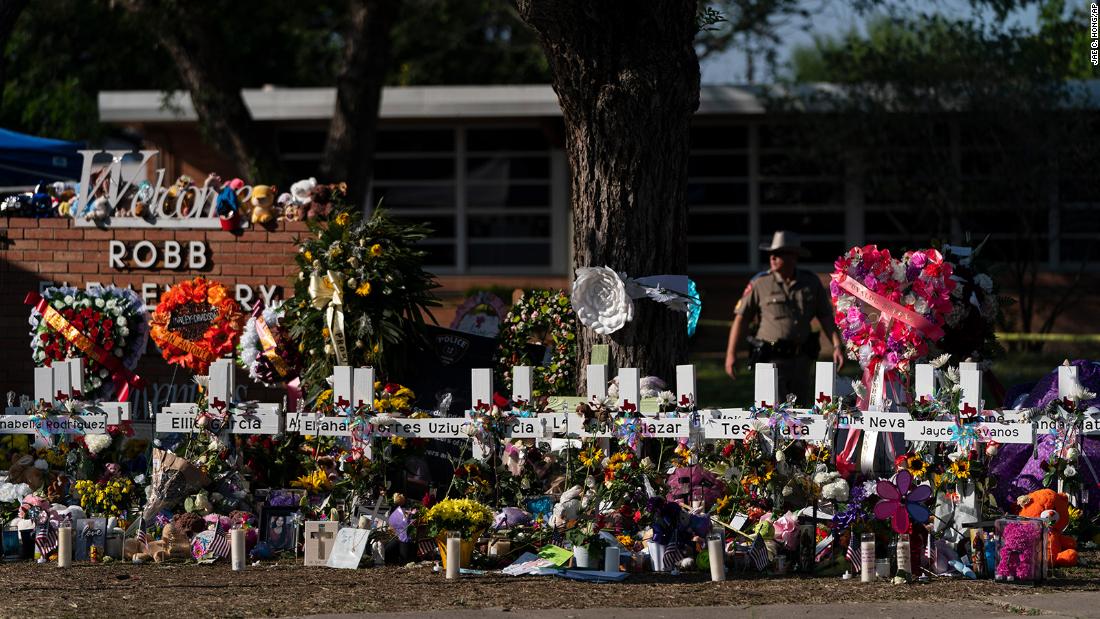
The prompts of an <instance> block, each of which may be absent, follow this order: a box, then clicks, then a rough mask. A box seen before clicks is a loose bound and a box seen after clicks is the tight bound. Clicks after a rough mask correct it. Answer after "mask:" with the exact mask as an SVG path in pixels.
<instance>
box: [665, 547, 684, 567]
mask: <svg viewBox="0 0 1100 619" xmlns="http://www.w3.org/2000/svg"><path fill="white" fill-rule="evenodd" d="M683 560H684V552H683V549H681V547H680V545H679V544H670V545H669V546H668V547H666V548H665V556H664V561H665V569H666V570H671V569H674V568H675V569H679V566H680V561H683Z"/></svg>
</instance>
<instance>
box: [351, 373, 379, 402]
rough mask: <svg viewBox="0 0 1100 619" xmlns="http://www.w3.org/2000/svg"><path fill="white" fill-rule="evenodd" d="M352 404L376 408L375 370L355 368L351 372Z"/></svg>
mask: <svg viewBox="0 0 1100 619" xmlns="http://www.w3.org/2000/svg"><path fill="white" fill-rule="evenodd" d="M351 379H352V380H351V402H352V404H354V405H355V406H357V407H361V406H370V407H373V406H374V368H372V367H365V368H355V369H354V370H352V372H351Z"/></svg>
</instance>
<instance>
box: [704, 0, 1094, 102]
mask: <svg viewBox="0 0 1100 619" xmlns="http://www.w3.org/2000/svg"><path fill="white" fill-rule="evenodd" d="M852 4H853V3H852V2H851V1H850V0H804V2H803V6H804V8H805V9H806V10H808V11H810V12H811V14H812V17H811V19H810V20H809V21H808V22H807V20H803V19H801V18H793V19H792V20H790V23H789V24H786V25H785V26H784V27H782V28H780V29H779V33H780V37H781V40H782V44H781V45H780V48H779V50H778V51H779V64H780V66H781V67H782V66H784V65H786V64H787V63H788V62H789V60H790V55H791V51H792V50H793V49H795V48H796V47H799V46H809V45H811V44H812V43H813V38H814V36H822V35H824V36H837V35H840V34H843V33H845V32H848V31H849V30H851V29H852V28H853V27H855V28H856V29H858V30H859V31H860V32H865V28H864V26H865V24H866V23H867V19H868V18H869V17H872V15H867V14H864V15H861V14H859V13H858V12H857V11H855V10H854V9H853V8H852ZM1066 4H1067V5H1069V7H1068V8H1069V9H1072V8H1074V7H1079V6H1081V5H1082V2H1080V1H1079V0H1077V1H1075V0H1069V1H1067V3H1066ZM882 5H883V6H885V7H888V8H892V9H893V10H895V11H897V12H898V13H899V14H902V15H904V12H903V11H905V10H910V11H913V12H917V11H919V12H922V13H937V14H940V15H944V16H947V17H955V18H961V17H966V16H969V15H972V14H973V9H972V8H971V5H970V2H969V1H968V0H926V1H924V2H920V1H912V2H908V3H904V4H903V3H899V2H894V1H892V0H884V1H883V2H882ZM982 14H983V15H985V16H989V17H991V16H992V12H991V11H982ZM1037 20H1038V8H1037V7H1036V6H1034V5H1032V6H1029V7H1027V8H1025V9H1023V10H1021V11H1018V12H1017V13H1015V14H1013V15H1012V16H1011V17H1010V18H1009V21H1008V23H1010V24H1014V25H1021V26H1024V27H1027V28H1033V27H1034V26H1035V24H1036V22H1037ZM762 67H763V60H762V59H761V60H760V61H759V62H758V66H757V69H756V81H757V82H761V81H767V80H768V79H769V78H770V76H768V75H765V74H764V70H763V68H762ZM701 69H702V79H703V84H744V83H746V81H747V79H746V77H747V65H746V57H745V54H744V52H743V51H742V50H740V49H730V50H727V51H726V52H724V53H722V54H719V55H715V56H712V57H710V58H707V59H706V60H704V61H703V62H702V64H701Z"/></svg>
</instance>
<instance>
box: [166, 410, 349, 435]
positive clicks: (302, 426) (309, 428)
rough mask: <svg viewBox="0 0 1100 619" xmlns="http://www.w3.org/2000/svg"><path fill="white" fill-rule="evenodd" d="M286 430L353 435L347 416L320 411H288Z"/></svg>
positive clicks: (303, 432)
mask: <svg viewBox="0 0 1100 619" xmlns="http://www.w3.org/2000/svg"><path fill="white" fill-rule="evenodd" d="M158 423H159V419H158ZM286 431H287V432H297V433H298V434H306V435H309V436H351V426H350V425H349V420H348V418H347V417H344V416H342V415H341V416H339V417H325V416H323V415H321V414H319V413H288V414H287V416H286Z"/></svg>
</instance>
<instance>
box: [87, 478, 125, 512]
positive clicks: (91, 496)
mask: <svg viewBox="0 0 1100 619" xmlns="http://www.w3.org/2000/svg"><path fill="white" fill-rule="evenodd" d="M133 493H134V482H132V481H130V479H129V478H127V477H123V476H121V475H119V476H116V477H113V478H111V479H106V480H100V481H93V480H90V479H81V480H79V481H76V482H74V483H73V494H75V495H76V496H78V497H80V507H82V508H84V511H86V512H88V513H89V514H101V515H104V516H121V515H123V514H125V513H126V512H128V511H129V509H130V504H131V502H132V500H133Z"/></svg>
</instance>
